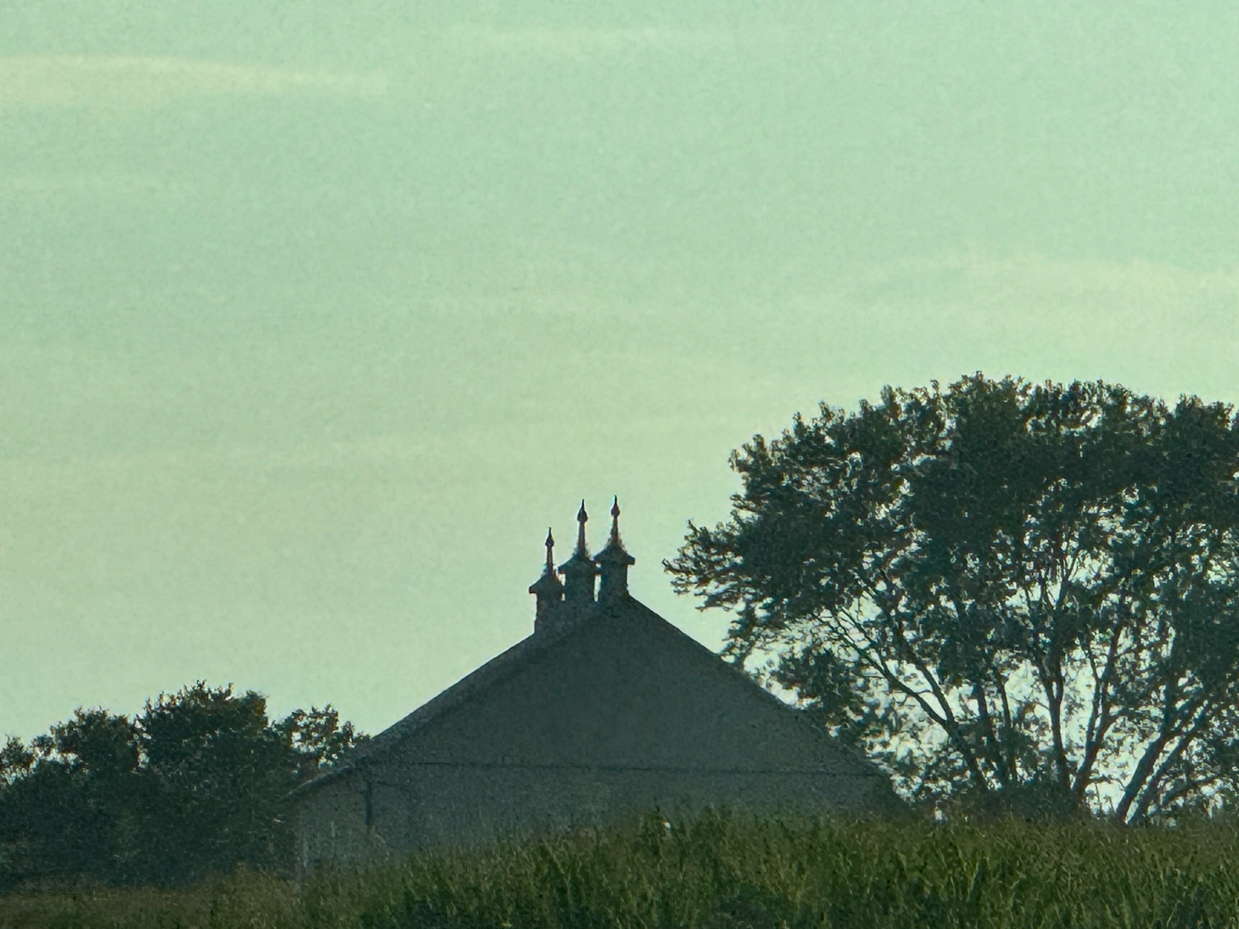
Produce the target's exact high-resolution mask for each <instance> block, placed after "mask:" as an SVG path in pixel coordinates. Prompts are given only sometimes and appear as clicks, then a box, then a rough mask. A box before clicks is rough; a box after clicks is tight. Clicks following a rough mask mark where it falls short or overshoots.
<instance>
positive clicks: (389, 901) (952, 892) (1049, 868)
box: [0, 810, 1239, 929]
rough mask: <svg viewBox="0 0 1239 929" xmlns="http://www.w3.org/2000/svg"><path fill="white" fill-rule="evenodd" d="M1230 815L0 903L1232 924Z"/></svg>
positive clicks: (857, 924) (783, 920)
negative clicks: (1174, 822)
mask: <svg viewBox="0 0 1239 929" xmlns="http://www.w3.org/2000/svg"><path fill="white" fill-rule="evenodd" d="M1237 838H1239V833H1237V832H1236V828H1235V826H1234V824H1228V823H1224V822H1205V821H1192V822H1190V823H1187V822H1185V823H1184V825H1183V826H1181V827H1179V828H1177V829H1132V828H1126V827H1120V826H1117V825H1113V824H1106V823H1084V822H1080V823H1073V824H1059V825H1032V824H1026V823H1024V822H1017V821H1006V822H1004V823H1003V824H1001V825H991V826H985V827H982V826H975V825H968V824H963V823H946V824H938V823H932V822H927V821H917V822H911V823H901V824H896V823H893V822H887V821H881V820H864V819H860V818H817V819H813V818H807V817H803V816H800V817H798V816H794V815H790V816H773V817H768V818H754V817H751V816H747V815H746V816H740V815H730V814H728V813H727V811H726V810H722V811H714V810H708V811H706V812H705V813H704V814H703V815H700V816H697V817H695V818H692V819H686V820H684V821H677V822H675V823H673V824H672V827H671V828H670V829H667V828H665V827H664V824H663V821H662V819H661V818H660V817H659V816H658V814H657V813H654V814H653V815H649V816H646V817H644V818H642V819H641V820H640V821H636V822H629V823H623V824H617V825H614V826H611V827H608V828H605V829H594V830H590V831H586V832H582V833H577V834H574V835H564V834H549V833H546V834H542V835H535V836H525V837H519V836H518V837H513V838H511V839H509V840H507V841H504V842H502V843H497V844H494V845H491V846H487V847H485V848H479V849H475V850H473V851H469V852H464V851H455V852H452V851H440V852H430V853H425V854H422V855H419V856H416V857H413V858H411V859H409V860H406V861H404V862H400V863H392V864H391V865H389V866H386V867H380V868H378V869H374V870H369V871H366V872H357V871H351V870H328V869H323V870H319V871H317V872H315V873H314V874H313V875H311V876H310V877H309V878H308V879H307V880H305V881H303V882H301V883H300V884H298V883H295V882H292V881H285V880H280V879H277V878H274V877H272V876H269V875H264V874H260V873H255V872H252V871H248V870H241V871H238V872H236V873H234V874H233V875H231V876H230V877H228V878H226V879H221V880H211V881H206V882H202V883H199V884H197V885H195V886H193V887H191V888H188V889H184V890H178V891H168V890H155V889H143V890H128V891H122V890H96V891H89V892H84V893H79V894H58V895H43V896H30V895H27V896H21V897H17V896H10V897H7V898H0V929H50V927H54V926H57V927H58V926H66V927H67V926H73V927H74V929H119V927H122V926H123V927H127V929H146V927H150V929H155V927H165V926H182V927H186V929H190V927H202V929H206V927H208V926H209V927H212V929H229V927H247V929H318V927H333V929H404V927H409V929H412V927H418V929H465V927H469V929H473V927H487V929H491V927H521V929H526V927H528V929H534V927H564V929H567V927H572V929H582V927H594V926H597V927H608V929H624V927H633V929H637V927H655V926H684V927H698V929H728V927H737V929H738V927H744V929H775V927H789V929H792V927H794V929H799V927H805V929H808V927H819V929H831V927H839V929H885V927H891V929H896V927H898V929H905V927H919V926H968V927H976V929H990V927H993V929H998V927H1004V929H1023V927H1028V929H1033V927H1043V926H1071V927H1078V929H1092V927H1106V929H1113V927H1130V929H1137V927H1138V929H1147V927H1160V929H1188V927H1216V929H1222V927H1236V926H1239V917H1237V916H1236V914H1237V913H1239V857H1237V853H1236V849H1237V848H1239V843H1237V842H1236V839H1237Z"/></svg>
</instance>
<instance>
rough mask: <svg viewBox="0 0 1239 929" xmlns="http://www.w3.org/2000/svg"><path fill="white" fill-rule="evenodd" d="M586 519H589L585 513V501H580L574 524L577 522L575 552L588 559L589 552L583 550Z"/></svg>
mask: <svg viewBox="0 0 1239 929" xmlns="http://www.w3.org/2000/svg"><path fill="white" fill-rule="evenodd" d="M587 519H589V514H588V513H586V512H585V501H584V500H582V501H581V508H580V509H579V510H577V514H576V522H577V529H576V550H577V551H578V552H580V553H581V554H582V555H584V556H585V557H586V558H588V557H589V552H588V550H587V549H586V548H585V521H586V520H587Z"/></svg>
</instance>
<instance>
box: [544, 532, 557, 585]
mask: <svg viewBox="0 0 1239 929" xmlns="http://www.w3.org/2000/svg"><path fill="white" fill-rule="evenodd" d="M554 548H555V537H554V536H553V535H551V527H550V526H547V527H546V570H548V571H550V572H551V573H552V574H554V573H555V559H554V558H553V557H552V556H551V552H552V551H553V550H554Z"/></svg>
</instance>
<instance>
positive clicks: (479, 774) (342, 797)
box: [291, 503, 902, 868]
mask: <svg viewBox="0 0 1239 929" xmlns="http://www.w3.org/2000/svg"><path fill="white" fill-rule="evenodd" d="M611 516H612V521H611V532H610V538H609V540H608V542H607V545H606V546H605V547H604V548H603V549H602V551H600V552H599V553H598V554H597V555H596V556H594V557H590V555H589V554H588V549H587V546H586V539H585V521H586V519H587V515H586V513H585V506H584V503H582V505H581V509H580V511H579V513H578V514H577V520H578V532H577V544H576V550H575V552H574V553H573V555H572V557H571V558H570V559H569V560H568V561H567V562H565V563H564V564H563V565H561V566H560V567H559V568H558V570H557V569H556V568H555V566H554V561H553V555H552V546H553V544H554V542H553V540H552V538H551V537H550V534H549V532H548V535H547V540H546V568H545V571H544V573H543V574H542V576H541V578H539V580H538V581H537V582H536V583H534V584H533V586H532V587H530V593H532V594H535V595H536V597H537V606H536V614H535V618H534V629H533V632H532V634H530V635H529V636H528V637H526V638H525V639H523V640H521V641H520V642H517V643H516V644H515V645H513V646H512V647H511V648H509V649H508V650H507V651H505V652H503V653H502V654H500V655H497V656H496V657H495V658H493V659H491V660H490V661H488V662H487V663H486V664H484V665H482V666H481V667H480V668H478V669H477V670H475V671H474V672H472V673H471V674H469V675H468V676H466V677H465V678H463V679H462V680H460V681H458V682H457V683H456V684H454V685H452V686H451V687H449V688H447V689H446V690H444V691H443V692H442V693H440V694H439V695H438V696H436V697H435V698H433V699H432V700H430V701H429V702H427V703H425V704H424V705H422V706H421V707H419V708H417V709H416V710H414V711H413V712H412V713H410V714H409V715H408V716H406V717H405V718H404V719H402V720H400V721H399V722H397V723H395V724H394V725H393V726H391V727H390V728H388V729H387V730H385V731H384V732H382V733H380V734H378V735H377V736H375V737H374V738H373V739H372V740H371V741H370V742H369V743H367V744H365V745H362V746H359V747H358V748H356V749H354V751H353V752H352V754H351V755H349V756H346V757H345V758H344V759H342V761H341V762H340V763H339V764H337V766H335V767H334V768H333V769H332V770H331V771H329V772H328V773H326V774H324V775H322V776H320V777H318V778H316V779H315V780H312V781H310V782H309V783H307V784H304V785H302V787H300V788H299V789H298V790H297V791H296V792H294V794H293V795H292V797H291V799H292V801H293V815H294V820H295V824H296V834H297V846H298V854H299V859H300V860H299V864H300V866H301V867H302V868H313V867H314V866H315V865H316V864H318V863H320V862H324V861H332V862H358V861H361V860H364V859H367V858H368V857H370V856H374V855H381V856H386V855H389V854H392V853H396V854H399V853H404V852H407V851H412V850H417V849H423V848H427V847H431V846H441V845H444V844H454V845H463V844H469V843H471V842H476V841H479V840H485V839H486V838H488V837H492V836H495V835H497V834H502V833H505V832H509V831H514V830H523V829H529V828H540V827H544V826H547V825H552V826H554V825H568V824H572V823H581V822H599V821H605V820H607V819H611V818H613V817H618V816H621V815H628V814H630V813H631V812H632V811H643V810H644V811H648V810H652V809H653V808H654V807H655V806H657V807H658V808H659V809H661V810H662V811H664V812H665V813H666V814H667V815H669V816H671V817H673V818H674V817H675V816H676V815H677V814H681V813H684V812H689V811H692V810H696V809H700V808H702V807H703V806H705V805H728V806H731V807H733V808H739V807H747V808H749V809H754V810H760V809H762V808H766V809H770V808H774V807H780V806H783V807H785V806H789V805H791V806H795V807H798V808H802V809H805V810H808V811H811V812H897V811H898V810H899V809H900V807H901V806H902V804H901V801H900V800H899V799H898V798H897V797H896V795H895V793H894V791H893V789H892V787H891V783H890V780H889V779H888V778H887V777H886V775H884V774H883V773H882V772H881V771H880V770H879V769H878V768H877V767H876V766H875V765H874V764H873V763H872V762H870V761H869V760H868V759H866V758H865V757H864V756H863V755H862V754H861V753H859V752H857V751H855V750H854V749H850V748H848V747H846V746H843V745H841V744H839V743H837V742H836V741H834V740H833V739H831V737H830V736H829V735H828V734H827V733H826V732H825V731H824V730H822V729H821V728H820V727H817V726H814V725H813V724H812V723H810V722H808V721H807V720H806V719H804V718H803V716H802V715H801V714H800V713H799V712H798V711H797V710H795V709H793V708H791V707H789V706H788V705H787V704H786V703H784V702H783V701H782V700H780V699H779V698H778V697H776V696H774V695H772V694H770V693H769V692H767V691H766V690H765V689H763V688H762V687H761V686H759V685H758V684H757V683H755V682H754V681H753V680H752V679H751V678H750V677H748V676H747V675H745V674H744V673H743V672H742V671H740V670H739V669H737V668H735V667H734V666H732V665H731V664H728V663H727V662H725V661H723V660H722V659H721V658H720V657H719V656H718V655H716V654H715V653H714V652H712V651H710V650H709V649H708V648H706V647H704V646H703V645H701V644H699V643H698V642H697V641H696V640H694V639H692V638H691V637H689V636H688V635H686V634H684V633H683V632H681V631H680V630H679V629H677V628H676V627H675V626H673V625H671V623H669V622H667V621H666V620H665V619H663V618H662V617H661V616H659V615H658V614H656V613H655V612H653V611H652V610H650V609H649V608H648V607H646V606H644V605H642V604H641V603H639V602H638V601H637V600H636V599H634V598H633V597H632V596H631V595H630V594H629V592H628V583H627V572H628V568H629V566H630V565H632V564H633V563H634V559H633V557H632V556H631V555H629V554H628V553H627V552H626V551H625V550H624V547H623V544H622V543H621V541H620V536H619V524H618V519H619V508H618V505H616V506H613V507H612V510H611ZM560 576H562V577H563V580H562V581H561V580H560ZM596 582H597V583H596ZM595 586H597V588H598V589H597V593H596V594H595Z"/></svg>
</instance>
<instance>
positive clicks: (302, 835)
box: [294, 773, 387, 869]
mask: <svg viewBox="0 0 1239 929" xmlns="http://www.w3.org/2000/svg"><path fill="white" fill-rule="evenodd" d="M368 793H370V794H371V795H372V793H373V791H372V789H371V785H370V784H368V783H367V780H366V778H365V777H364V776H362V775H361V774H360V773H358V774H352V775H349V776H348V777H344V778H340V779H339V780H336V781H334V782H332V783H330V784H325V785H323V786H322V787H320V788H319V789H317V790H316V791H315V792H314V793H313V794H311V795H310V796H309V797H306V798H305V799H303V800H302V801H300V802H298V803H297V805H296V807H295V811H294V822H295V827H296V833H297V859H298V860H297V865H298V867H299V868H301V869H309V868H313V867H314V866H316V865H317V864H319V863H320V862H323V861H336V862H346V863H357V862H362V861H366V860H368V859H371V858H373V857H375V856H383V855H385V854H386V852H387V847H386V843H385V842H384V841H383V839H382V834H381V832H379V831H378V830H376V829H375V828H374V822H375V816H374V813H373V807H372V804H371V813H370V816H369V817H367V805H368V797H367V794H368ZM368 819H369V820H370V822H367V820H368Z"/></svg>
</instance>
